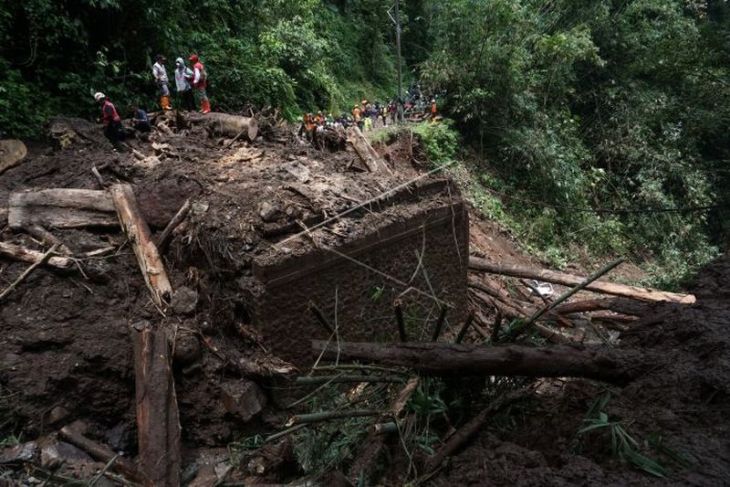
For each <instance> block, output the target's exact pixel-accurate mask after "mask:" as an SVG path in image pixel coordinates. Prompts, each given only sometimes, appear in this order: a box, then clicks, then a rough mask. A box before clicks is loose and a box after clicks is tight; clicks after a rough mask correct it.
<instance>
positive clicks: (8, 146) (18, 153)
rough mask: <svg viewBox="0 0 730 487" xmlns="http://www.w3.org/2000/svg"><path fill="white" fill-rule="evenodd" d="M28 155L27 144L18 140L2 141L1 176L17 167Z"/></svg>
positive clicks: (0, 155) (0, 149) (0, 154)
mask: <svg viewBox="0 0 730 487" xmlns="http://www.w3.org/2000/svg"><path fill="white" fill-rule="evenodd" d="M27 155H28V149H27V147H25V144H24V143H23V142H21V141H19V140H16V139H9V140H0V174H2V173H4V172H5V171H7V170H8V169H10V168H11V167H15V166H17V165H18V164H20V162H21V161H22V160H23V159H25V156H27Z"/></svg>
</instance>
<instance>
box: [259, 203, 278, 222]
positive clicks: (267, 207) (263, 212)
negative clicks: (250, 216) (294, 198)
mask: <svg viewBox="0 0 730 487" xmlns="http://www.w3.org/2000/svg"><path fill="white" fill-rule="evenodd" d="M280 215H281V210H280V209H279V207H278V206H276V205H274V204H271V203H269V202H268V201H264V202H263V203H261V204H260V205H259V216H260V217H261V219H262V220H263V221H265V222H266V223H271V222H275V221H276V220H278V219H279V216H280Z"/></svg>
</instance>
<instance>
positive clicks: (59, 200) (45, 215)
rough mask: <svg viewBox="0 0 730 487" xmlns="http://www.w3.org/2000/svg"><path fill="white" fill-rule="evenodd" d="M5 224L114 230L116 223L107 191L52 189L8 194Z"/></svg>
mask: <svg viewBox="0 0 730 487" xmlns="http://www.w3.org/2000/svg"><path fill="white" fill-rule="evenodd" d="M8 224H9V225H10V227H11V228H15V229H22V228H24V227H29V226H32V225H41V226H44V227H56V228H82V227H87V226H102V227H116V226H118V225H119V221H118V220H117V218H116V215H115V214H114V203H113V202H112V199H111V198H110V197H109V193H107V192H106V191H98V190H91V189H61V188H54V189H43V190H37V191H34V190H29V191H21V192H15V193H11V194H10V198H9V199H8Z"/></svg>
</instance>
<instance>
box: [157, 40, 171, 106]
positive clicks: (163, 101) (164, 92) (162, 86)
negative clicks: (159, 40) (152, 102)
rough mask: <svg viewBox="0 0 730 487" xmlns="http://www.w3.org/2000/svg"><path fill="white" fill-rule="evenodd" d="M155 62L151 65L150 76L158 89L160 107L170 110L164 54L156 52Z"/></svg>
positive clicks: (168, 81)
mask: <svg viewBox="0 0 730 487" xmlns="http://www.w3.org/2000/svg"><path fill="white" fill-rule="evenodd" d="M155 60H156V61H157V62H155V64H154V65H153V66H152V76H154V78H155V83H157V86H158V88H159V90H160V107H161V108H162V109H163V110H172V106H171V105H170V88H169V86H168V84H169V83H170V80H169V79H168V78H167V69H165V61H166V59H165V56H163V55H162V54H158V55H157V57H156V58H155Z"/></svg>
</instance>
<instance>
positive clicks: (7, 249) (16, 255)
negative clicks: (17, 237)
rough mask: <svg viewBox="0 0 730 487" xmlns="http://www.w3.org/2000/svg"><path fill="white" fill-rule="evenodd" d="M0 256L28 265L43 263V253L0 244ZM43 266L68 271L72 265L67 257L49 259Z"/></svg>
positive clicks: (3, 243)
mask: <svg viewBox="0 0 730 487" xmlns="http://www.w3.org/2000/svg"><path fill="white" fill-rule="evenodd" d="M0 256H3V257H8V258H11V259H14V260H19V261H21V262H28V263H29V264H36V263H38V262H42V261H43V259H44V257H45V254H44V253H43V252H38V251H35V250H30V249H26V248H25V247H21V246H19V245H14V244H10V243H6V242H0ZM45 264H46V265H48V266H51V267H55V268H56V269H69V268H70V267H71V266H72V265H73V261H72V260H71V259H69V258H68V257H51V258H49V259H48V260H47V261H46V262H45Z"/></svg>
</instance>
